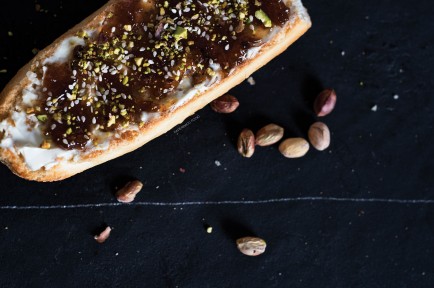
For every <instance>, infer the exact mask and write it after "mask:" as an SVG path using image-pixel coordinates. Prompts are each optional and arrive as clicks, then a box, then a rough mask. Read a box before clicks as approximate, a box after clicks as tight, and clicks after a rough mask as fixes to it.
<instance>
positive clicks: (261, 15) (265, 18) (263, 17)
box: [255, 9, 272, 28]
mask: <svg viewBox="0 0 434 288" xmlns="http://www.w3.org/2000/svg"><path fill="white" fill-rule="evenodd" d="M255 17H256V19H258V20H261V22H262V24H264V26H265V27H267V28H270V27H271V26H272V23H271V19H270V17H268V15H267V14H265V12H264V11H263V10H262V9H259V10H258V11H256V12H255Z"/></svg>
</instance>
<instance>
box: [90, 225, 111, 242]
mask: <svg viewBox="0 0 434 288" xmlns="http://www.w3.org/2000/svg"><path fill="white" fill-rule="evenodd" d="M111 231H112V228H110V227H109V226H107V228H105V229H104V231H102V232H101V233H100V234H99V235H96V236H95V237H94V238H95V240H96V242H98V243H104V242H105V241H106V240H107V238H108V237H109V236H110V232H111Z"/></svg>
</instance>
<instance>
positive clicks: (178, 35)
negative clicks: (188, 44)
mask: <svg viewBox="0 0 434 288" xmlns="http://www.w3.org/2000/svg"><path fill="white" fill-rule="evenodd" d="M187 35H188V34H187V29H185V28H183V27H181V26H178V27H176V30H175V32H174V33H173V37H174V38H175V40H176V41H179V40H181V39H187Z"/></svg>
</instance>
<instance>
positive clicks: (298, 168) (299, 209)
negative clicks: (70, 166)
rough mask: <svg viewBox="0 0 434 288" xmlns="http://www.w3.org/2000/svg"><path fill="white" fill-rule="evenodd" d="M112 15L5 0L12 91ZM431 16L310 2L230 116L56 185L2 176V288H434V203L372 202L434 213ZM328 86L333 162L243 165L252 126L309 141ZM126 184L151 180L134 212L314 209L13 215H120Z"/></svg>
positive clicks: (203, 114)
mask: <svg viewBox="0 0 434 288" xmlns="http://www.w3.org/2000/svg"><path fill="white" fill-rule="evenodd" d="M104 2H105V1H103V0H98V1H96V0H95V1H86V0H74V1H72V0H63V1H48V0H45V1H40V2H39V4H40V5H41V7H42V9H45V10H48V12H45V11H41V12H36V11H35V3H36V2H34V1H31V0H26V1H7V2H6V1H4V2H2V5H1V8H0V43H1V44H0V70H1V69H7V73H2V74H0V87H3V86H4V85H5V84H6V83H7V82H8V81H9V80H10V79H11V78H12V77H13V75H14V74H15V72H16V71H17V70H18V69H19V68H20V67H21V66H23V65H24V64H25V63H26V62H27V61H29V60H30V59H31V58H32V57H33V54H32V49H33V48H43V47H45V46H46V45H48V44H50V43H51V42H52V41H53V40H54V39H55V38H56V37H57V36H59V35H61V34H62V33H63V32H64V31H66V30H67V29H68V28H70V27H72V26H73V25H74V24H76V23H77V22H79V21H80V20H81V19H83V18H84V17H85V16H86V15H89V14H90V13H91V12H92V11H94V10H95V9H96V8H98V7H99V6H101V5H103V4H104ZM432 3H433V2H432V1H404V0H394V1H391V0H383V1H373V0H365V1H348V0H335V1H324V0H317V1H314V0H305V1H304V4H305V5H306V6H307V7H308V9H309V12H310V15H311V17H312V20H313V27H312V29H311V30H310V31H309V32H308V33H307V34H306V35H305V36H303V37H302V38H301V39H300V40H299V41H298V42H296V43H295V44H294V45H293V46H291V47H290V48H289V49H288V50H287V51H286V52H285V53H284V54H282V55H281V56H279V57H277V58H276V59H275V60H273V61H272V62H271V63H269V64H268V65H267V66H265V67H264V68H263V69H262V70H260V71H259V72H257V73H255V74H254V75H253V77H254V79H255V80H256V85H255V86H250V85H249V84H247V83H243V84H241V85H240V86H238V87H236V88H234V89H233V90H232V93H233V94H234V95H236V96H237V97H238V98H239V100H240V102H241V105H240V108H239V109H238V110H237V111H236V112H235V113H233V114H231V115H219V114H216V113H214V112H212V111H211V109H210V108H209V107H206V108H204V109H203V110H201V111H199V112H198V113H197V114H196V116H193V117H192V118H191V119H194V120H195V121H191V123H190V124H189V125H188V126H187V127H185V128H183V129H182V130H181V131H180V132H179V133H178V134H176V133H174V132H173V131H170V132H169V133H167V134H166V135H164V136H162V137H160V138H158V139H156V140H154V141H152V142H151V143H149V144H147V145H146V146H144V147H143V148H141V149H139V150H137V151H135V152H132V153H130V154H128V155H126V156H124V157H121V158H118V159H116V160H113V161H111V162H109V163H106V164H104V165H101V166H99V167H96V168H94V169H91V170H89V171H86V172H84V173H82V174H80V175H77V176H75V177H73V178H71V179H68V180H65V181H62V182H58V183H51V184H41V183H32V182H27V181H25V180H21V179H20V178H18V177H16V176H14V175H12V174H11V173H10V171H9V170H8V169H7V168H6V167H4V166H0V179H1V182H0V263H1V264H0V286H1V287H369V288H373V287H433V285H434V270H433V269H434V268H433V267H434V254H433V253H434V249H433V248H434V204H433V203H432V202H431V203H429V201H428V202H426V203H423V201H419V202H412V201H407V202H406V201H402V202H384V201H379V200H375V199H401V200H405V199H407V200H408V199H410V200H431V201H432V200H434V149H433V141H434V134H433V120H434V111H433V108H434V102H433V101H434V94H433V90H434V85H433V68H434V53H433V49H434V47H433V45H434V21H433V20H432V19H433V18H432V11H434V4H432ZM8 31H12V32H13V36H8V33H7V32H8ZM323 87H333V88H335V89H336V91H337V93H338V104H337V107H336V109H335V111H334V113H333V114H331V115H329V116H328V117H326V118H324V119H322V120H323V121H324V122H326V123H327V124H328V125H329V127H330V128H331V130H332V145H331V147H330V148H329V149H328V150H327V151H326V152H317V151H314V150H311V151H310V152H309V153H308V155H307V156H306V157H304V158H301V159H297V160H289V159H285V158H283V157H282V156H281V155H280V154H279V152H278V150H277V147H269V148H262V149H258V150H257V151H256V153H255V155H254V157H253V158H251V159H243V158H242V157H240V156H239V155H238V153H237V152H236V149H235V147H234V143H235V141H236V137H237V134H238V133H239V132H240V130H241V129H242V128H244V127H250V128H252V129H255V130H256V129H258V128H260V127H261V126H263V125H265V124H268V123H270V122H275V123H278V124H280V125H282V126H284V127H285V128H286V135H287V136H293V135H301V136H306V131H307V128H308V126H309V125H310V124H311V123H312V121H314V117H313V114H312V112H311V104H312V101H313V98H314V97H315V95H316V94H317V93H318V92H319V91H320V90H321V89H322V88H323ZM394 95H398V96H399V98H398V99H394ZM374 105H377V107H378V110H377V111H376V112H374V111H371V108H372V107H373V106H374ZM198 116H199V117H198ZM215 161H219V162H220V163H221V166H217V165H216V162H215ZM180 168H184V169H185V173H181V172H180ZM131 178H138V179H140V180H142V181H143V182H144V183H145V188H144V190H143V191H142V192H141V193H140V194H139V195H138V197H137V198H136V201H137V202H153V203H155V202H162V203H175V202H186V201H215V202H218V201H245V200H248V201H258V200H267V199H282V198H296V197H305V198H302V199H299V200H294V199H293V200H294V201H290V199H288V201H286V202H280V203H268V204H267V203H265V204H264V203H262V204H261V203H256V204H228V203H226V204H225V203H222V204H219V205H186V204H185V205H180V206H146V205H143V206H142V205H131V206H127V205H124V206H115V207H92V208H65V209H62V208H55V209H42V208H43V207H41V209H13V207H11V206H19V207H21V208H23V207H25V206H31V207H35V206H36V207H37V206H48V207H52V206H53V205H68V206H69V207H70V205H81V204H97V203H116V200H115V199H114V197H113V191H114V190H115V187H116V186H118V185H121V184H123V183H124V182H125V181H126V180H128V179H131ZM309 197H324V198H321V199H323V200H320V199H318V198H315V199H310V200H309ZM335 198H338V199H335ZM327 199H328V200H327ZM339 199H340V200H344V201H337V200H339ZM352 199H353V200H352ZM354 199H355V200H354ZM357 199H359V200H357ZM360 199H361V200H360ZM363 199H365V200H363ZM368 200H369V201H368ZM371 200H372V201H371ZM137 202H136V203H137ZM31 207H28V208H31ZM104 225H110V226H112V227H113V228H114V230H113V232H112V235H111V237H110V238H109V239H108V241H107V242H106V243H104V244H102V245H100V244H97V243H96V242H95V241H94V240H93V235H94V234H95V233H96V232H98V231H100V229H101V228H102V227H104ZM204 225H211V226H213V228H214V231H213V233H212V234H207V233H206V232H205V229H204ZM249 234H253V235H258V236H260V237H262V238H264V239H265V240H266V241H267V243H268V248H267V251H266V253H265V254H263V255H262V256H259V257H256V258H252V257H247V256H244V255H242V254H240V253H239V252H238V251H237V249H236V247H235V245H234V239H235V238H237V237H239V236H245V235H249Z"/></svg>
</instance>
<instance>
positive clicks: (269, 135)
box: [256, 124, 284, 146]
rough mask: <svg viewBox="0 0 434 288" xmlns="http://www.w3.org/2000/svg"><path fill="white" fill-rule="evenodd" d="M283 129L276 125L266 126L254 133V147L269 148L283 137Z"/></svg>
mask: <svg viewBox="0 0 434 288" xmlns="http://www.w3.org/2000/svg"><path fill="white" fill-rule="evenodd" d="M283 132H284V129H283V128H282V127H280V126H279V125H276V124H268V125H267V126H265V127H262V128H261V129H260V130H259V131H258V132H257V133H256V145H259V146H269V145H273V144H274V143H277V142H279V141H280V139H282V137H283Z"/></svg>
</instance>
